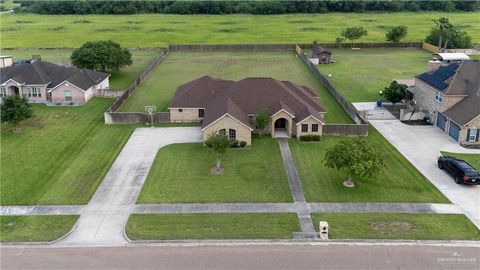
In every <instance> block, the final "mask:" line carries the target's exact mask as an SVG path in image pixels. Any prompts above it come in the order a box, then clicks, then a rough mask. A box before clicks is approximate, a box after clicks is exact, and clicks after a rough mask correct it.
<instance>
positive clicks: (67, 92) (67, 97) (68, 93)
mask: <svg viewBox="0 0 480 270" xmlns="http://www.w3.org/2000/svg"><path fill="white" fill-rule="evenodd" d="M65 100H72V90H65Z"/></svg>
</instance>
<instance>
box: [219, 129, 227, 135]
mask: <svg viewBox="0 0 480 270" xmlns="http://www.w3.org/2000/svg"><path fill="white" fill-rule="evenodd" d="M225 133H226V131H225V129H224V128H223V129H220V130H219V131H218V134H220V135H225Z"/></svg>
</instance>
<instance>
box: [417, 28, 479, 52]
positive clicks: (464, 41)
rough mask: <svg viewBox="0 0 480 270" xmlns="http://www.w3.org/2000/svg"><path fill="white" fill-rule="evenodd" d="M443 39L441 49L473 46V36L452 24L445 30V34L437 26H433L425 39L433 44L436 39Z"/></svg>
mask: <svg viewBox="0 0 480 270" xmlns="http://www.w3.org/2000/svg"><path fill="white" fill-rule="evenodd" d="M439 39H440V40H442V43H441V46H443V47H439V48H440V49H443V50H445V49H456V48H471V47H472V38H471V37H470V36H469V35H468V34H467V32H465V31H463V30H462V29H461V28H460V27H459V26H457V25H451V26H450V27H449V28H448V29H444V30H443V36H441V34H440V31H439V30H438V29H437V28H432V30H431V31H430V34H429V35H428V36H427V37H426V38H425V41H426V42H428V43H430V44H433V43H435V42H436V40H439Z"/></svg>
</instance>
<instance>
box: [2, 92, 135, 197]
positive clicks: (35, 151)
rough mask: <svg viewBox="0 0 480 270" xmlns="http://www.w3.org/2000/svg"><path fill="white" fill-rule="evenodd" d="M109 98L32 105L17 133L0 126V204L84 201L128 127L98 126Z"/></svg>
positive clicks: (102, 173)
mask: <svg viewBox="0 0 480 270" xmlns="http://www.w3.org/2000/svg"><path fill="white" fill-rule="evenodd" d="M112 102H113V100H112V99H106V98H93V99H92V100H90V101H89V102H88V103H86V104H85V105H82V106H78V107H47V106H45V105H40V104H37V105H34V113H35V115H36V116H35V117H34V118H31V119H29V120H26V121H24V122H22V123H21V124H20V127H21V128H22V130H21V132H19V133H14V132H13V131H12V129H11V127H10V126H9V125H6V124H4V125H2V130H1V131H2V136H1V145H2V148H1V156H2V162H1V172H0V177H1V179H2V181H1V182H0V197H1V204H2V205H19V204H30V205H32V204H85V203H87V202H88V200H89V199H90V197H91V196H92V195H93V193H94V192H95V189H96V188H97V186H98V184H99V183H100V182H101V180H102V179H103V177H104V175H105V174H106V172H107V171H108V169H109V168H110V165H111V164H112V163H113V161H114V159H115V158H116V157H117V154H118V153H119V152H120V150H121V148H122V147H123V145H124V143H125V142H126V141H127V139H128V137H129V136H130V134H131V132H132V131H133V126H131V125H118V126H106V125H104V123H103V111H105V109H107V108H108V107H109V106H110V105H111V104H112Z"/></svg>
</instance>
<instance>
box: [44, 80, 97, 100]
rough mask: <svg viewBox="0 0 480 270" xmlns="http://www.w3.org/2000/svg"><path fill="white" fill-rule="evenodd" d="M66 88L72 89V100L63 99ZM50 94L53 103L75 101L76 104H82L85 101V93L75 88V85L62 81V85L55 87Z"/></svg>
mask: <svg viewBox="0 0 480 270" xmlns="http://www.w3.org/2000/svg"><path fill="white" fill-rule="evenodd" d="M66 90H71V91H72V100H71V101H67V100H65V91H66ZM50 93H51V94H52V102H53V103H70V102H73V103H76V104H83V103H85V102H86V101H88V100H86V99H85V93H84V92H83V91H82V90H80V89H79V88H77V87H76V86H74V85H72V84H70V83H69V84H68V86H67V83H63V84H62V85H60V86H58V87H57V88H55V89H53V90H52V91H51V92H50Z"/></svg>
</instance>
